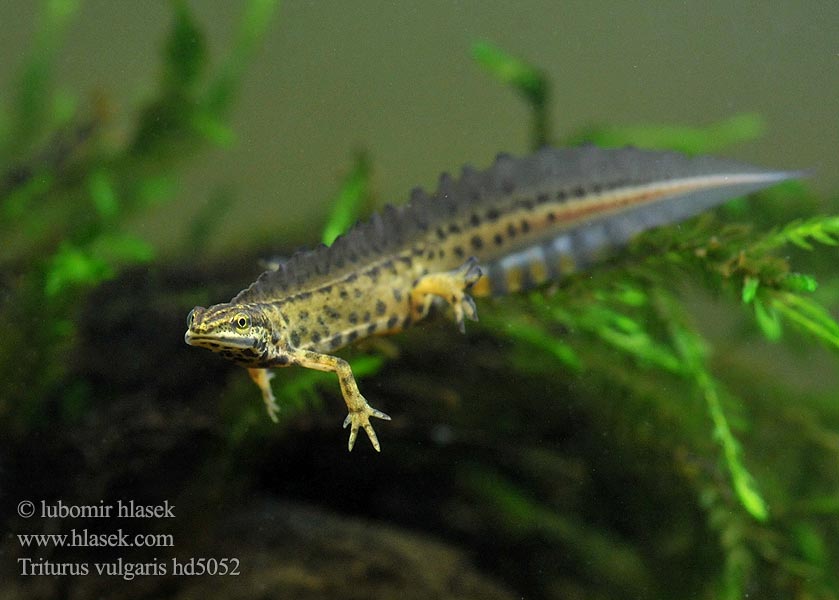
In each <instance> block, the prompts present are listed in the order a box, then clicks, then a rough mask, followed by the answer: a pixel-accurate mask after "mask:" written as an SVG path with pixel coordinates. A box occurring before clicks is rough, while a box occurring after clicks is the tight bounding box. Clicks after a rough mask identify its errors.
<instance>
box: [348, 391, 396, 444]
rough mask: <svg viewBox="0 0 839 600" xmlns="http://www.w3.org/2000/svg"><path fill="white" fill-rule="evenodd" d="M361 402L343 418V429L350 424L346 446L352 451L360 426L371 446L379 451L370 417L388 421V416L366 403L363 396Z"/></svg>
mask: <svg viewBox="0 0 839 600" xmlns="http://www.w3.org/2000/svg"><path fill="white" fill-rule="evenodd" d="M361 402H363V405H362V406H360V407H359V408H357V409H354V410H352V411H350V413H349V414H348V415H347V418H346V419H344V429H346V428H347V426H348V425H349V426H350V441H349V444H348V445H347V448H348V449H349V451H350V452H352V449H353V446H354V445H355V438H356V437H357V436H358V430H359V428H362V429H364V431H365V433H367V437H369V438H370V443H371V444H373V448H375V449H376V452H381V451H382V449H381V447H380V446H379V438H377V437H376V432H375V431H373V425H372V424H371V423H370V417H376V418H378V419H384V420H385V421H390V417H389V416H388V415H386V414H385V413H383V412H382V411H380V410H376V409H375V408H373V407H372V406H370V405H369V404H367V401H366V400H364V398H361Z"/></svg>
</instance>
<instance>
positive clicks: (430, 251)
mask: <svg viewBox="0 0 839 600" xmlns="http://www.w3.org/2000/svg"><path fill="white" fill-rule="evenodd" d="M425 258H427V259H428V260H431V259H432V258H434V250H429V251H428V254H426V255H425Z"/></svg>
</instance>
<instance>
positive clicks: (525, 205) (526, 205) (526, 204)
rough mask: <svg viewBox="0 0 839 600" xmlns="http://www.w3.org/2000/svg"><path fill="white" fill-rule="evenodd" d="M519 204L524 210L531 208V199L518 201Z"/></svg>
mask: <svg viewBox="0 0 839 600" xmlns="http://www.w3.org/2000/svg"><path fill="white" fill-rule="evenodd" d="M519 206H521V207H522V208H524V209H525V210H533V200H529V199H528V200H521V201H519Z"/></svg>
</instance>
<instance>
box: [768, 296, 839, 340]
mask: <svg viewBox="0 0 839 600" xmlns="http://www.w3.org/2000/svg"><path fill="white" fill-rule="evenodd" d="M771 304H772V307H773V308H775V310H777V311H778V312H779V313H780V314H782V315H783V316H784V317H786V318H787V319H788V320H789V321H790V322H791V323H793V324H795V325H796V326H798V327H799V328H800V329H802V330H803V331H805V332H807V333H809V334H811V335H813V336H814V337H816V338H817V339H819V340H821V341H822V342H824V343H825V344H827V345H828V346H831V347H833V348H834V349H837V350H839V323H837V322H836V321H835V320H834V319H833V317H832V316H831V315H830V312H829V311H828V310H827V309H826V308H824V307H823V306H821V305H820V304H818V303H817V302H816V301H815V300H813V299H811V298H807V297H805V296H799V295H798V294H793V293H791V292H778V293H776V294H775V295H773V297H772V303H771Z"/></svg>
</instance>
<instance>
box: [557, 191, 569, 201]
mask: <svg viewBox="0 0 839 600" xmlns="http://www.w3.org/2000/svg"><path fill="white" fill-rule="evenodd" d="M556 200H557V202H565V201H566V200H568V194H566V193H565V190H559V191H558V192H557V193H556Z"/></svg>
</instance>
